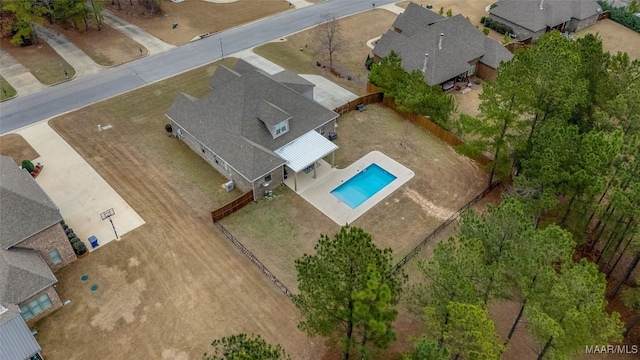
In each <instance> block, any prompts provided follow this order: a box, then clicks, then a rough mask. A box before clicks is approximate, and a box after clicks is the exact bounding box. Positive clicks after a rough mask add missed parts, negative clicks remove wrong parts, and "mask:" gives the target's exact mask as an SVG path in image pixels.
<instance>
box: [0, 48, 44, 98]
mask: <svg viewBox="0 0 640 360" xmlns="http://www.w3.org/2000/svg"><path fill="white" fill-rule="evenodd" d="M0 75H2V77H3V78H5V80H7V81H8V82H9V84H11V86H13V88H14V89H16V91H17V92H18V94H17V96H20V95H27V94H31V93H34V92H36V91H39V90H42V89H44V88H46V87H47V85H44V84H42V83H40V81H38V79H36V77H35V76H33V74H32V73H30V72H29V70H27V68H25V67H24V66H22V64H20V63H19V62H18V61H17V60H16V59H14V58H13V56H11V55H10V54H9V53H8V52H6V51H4V50H2V49H0Z"/></svg>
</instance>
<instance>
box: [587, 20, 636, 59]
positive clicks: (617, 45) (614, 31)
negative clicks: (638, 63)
mask: <svg viewBox="0 0 640 360" xmlns="http://www.w3.org/2000/svg"><path fill="white" fill-rule="evenodd" d="M596 33H597V34H599V35H600V37H601V38H602V47H603V48H604V50H605V51H608V52H610V53H612V54H615V53H617V52H618V51H622V52H626V53H627V54H629V57H630V58H631V59H636V60H640V34H638V33H637V32H635V31H633V30H631V29H629V28H626V27H624V26H622V25H620V24H618V23H616V22H615V21H613V20H610V19H605V20H601V21H598V22H597V23H596V24H595V25H593V26H591V27H589V28H586V29H584V30H583V31H581V32H579V33H577V34H576V36H577V37H583V36H585V35H586V34H596Z"/></svg>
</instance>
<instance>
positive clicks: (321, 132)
mask: <svg viewBox="0 0 640 360" xmlns="http://www.w3.org/2000/svg"><path fill="white" fill-rule="evenodd" d="M318 132H319V133H320V135H322V136H324V133H325V130H324V126H323V127H321V128H320V130H319V131H318Z"/></svg>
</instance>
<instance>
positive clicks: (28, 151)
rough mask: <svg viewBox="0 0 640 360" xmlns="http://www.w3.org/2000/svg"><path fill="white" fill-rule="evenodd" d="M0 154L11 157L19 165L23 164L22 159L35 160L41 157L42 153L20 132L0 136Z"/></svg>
mask: <svg viewBox="0 0 640 360" xmlns="http://www.w3.org/2000/svg"><path fill="white" fill-rule="evenodd" d="M0 155H6V156H9V157H11V158H12V159H13V161H15V162H16V164H18V165H20V164H22V160H34V159H36V158H38V157H40V154H38V152H37V151H35V150H34V149H33V148H32V147H31V145H29V143H28V142H27V141H26V140H25V139H24V138H23V137H22V136H20V135H18V134H5V135H2V136H0Z"/></svg>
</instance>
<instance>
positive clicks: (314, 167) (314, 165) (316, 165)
mask: <svg viewBox="0 0 640 360" xmlns="http://www.w3.org/2000/svg"><path fill="white" fill-rule="evenodd" d="M317 167H318V163H317V162H314V163H313V178H314V179H315V178H316V168H317Z"/></svg>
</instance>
